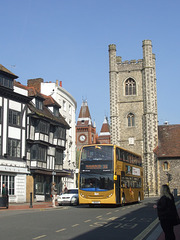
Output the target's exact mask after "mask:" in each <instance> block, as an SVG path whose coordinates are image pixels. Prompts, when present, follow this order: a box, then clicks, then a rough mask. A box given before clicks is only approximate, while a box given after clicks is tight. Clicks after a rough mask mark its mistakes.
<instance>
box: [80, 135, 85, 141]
mask: <svg viewBox="0 0 180 240" xmlns="http://www.w3.org/2000/svg"><path fill="white" fill-rule="evenodd" d="M79 140H80V141H81V142H84V141H85V140H86V136H85V135H84V134H81V135H80V136H79Z"/></svg>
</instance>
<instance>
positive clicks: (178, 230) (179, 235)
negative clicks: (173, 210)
mask: <svg viewBox="0 0 180 240" xmlns="http://www.w3.org/2000/svg"><path fill="white" fill-rule="evenodd" d="M178 214H179V216H180V205H179V206H178ZM174 232H175V235H176V240H179V239H180V224H179V225H177V226H175V227H174ZM158 240H165V237H164V232H163V231H162V232H161V235H160V236H159V238H158Z"/></svg>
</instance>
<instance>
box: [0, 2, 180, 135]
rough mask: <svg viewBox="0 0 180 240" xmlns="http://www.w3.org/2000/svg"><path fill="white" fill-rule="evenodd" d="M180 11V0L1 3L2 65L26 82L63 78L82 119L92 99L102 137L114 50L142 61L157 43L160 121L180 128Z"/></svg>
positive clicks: (122, 55)
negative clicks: (145, 48) (147, 44)
mask: <svg viewBox="0 0 180 240" xmlns="http://www.w3.org/2000/svg"><path fill="white" fill-rule="evenodd" d="M179 9H180V1H179V0H173V1H170V0H168V1H167V0H151V1H145V0H129V1H124V0H123V1H122V0H15V1H14V0H6V1H3V0H0V10H1V11H0V12H1V14H0V22H1V34H0V36H1V37H0V43H1V44H0V64H2V65H4V66H5V67H6V68H8V69H9V70H11V71H12V72H13V73H14V74H16V75H18V76H19V79H18V80H19V81H20V82H21V83H22V84H25V85H26V84H27V79H30V78H37V77H41V78H43V79H44V81H52V82H55V81H56V79H58V80H59V81H62V82H63V88H65V89H66V90H67V91H68V92H70V94H71V95H72V96H73V97H74V98H75V100H76V101H77V115H78V114H79V110H80V107H81V103H82V99H87V101H88V106H89V109H90V113H91V117H92V120H95V122H96V125H97V131H98V132H99V131H100V129H101V126H102V123H103V120H104V116H105V115H107V116H108V117H109V112H110V105H109V55H108V45H109V44H116V50H117V56H121V57H122V60H123V61H125V60H132V59H141V58H142V41H143V40H145V39H150V40H152V44H153V53H155V55H156V77H157V95H158V120H159V124H162V123H163V122H164V121H169V123H170V124H179V123H180V111H179V107H178V104H179V102H180V101H179V100H180V97H179V95H180V94H179V89H180V79H179V78H180V77H179V68H180V60H179V57H180V46H179V44H180V14H179ZM14 66H15V67H14Z"/></svg>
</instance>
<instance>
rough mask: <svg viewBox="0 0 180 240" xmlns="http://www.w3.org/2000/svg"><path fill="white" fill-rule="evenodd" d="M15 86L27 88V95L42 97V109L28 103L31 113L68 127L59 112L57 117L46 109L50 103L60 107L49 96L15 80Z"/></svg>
mask: <svg viewBox="0 0 180 240" xmlns="http://www.w3.org/2000/svg"><path fill="white" fill-rule="evenodd" d="M15 86H17V87H20V88H23V89H26V90H28V95H29V97H38V98H41V99H42V101H43V109H42V110H40V109H37V108H36V107H35V106H34V104H33V103H32V102H30V103H29V104H28V107H29V109H30V110H31V114H35V115H37V116H39V117H41V118H44V119H46V120H50V121H55V122H56V123H57V124H62V125H64V127H65V128H67V129H69V128H70V126H69V125H68V123H67V122H66V121H65V119H64V118H63V116H62V115H61V114H60V113H59V117H57V116H54V115H53V113H52V112H51V111H50V110H49V109H48V106H52V105H53V106H54V105H56V106H57V107H58V108H60V105H59V104H58V103H57V102H56V101H55V100H54V99H53V98H52V97H51V96H46V95H44V94H41V93H39V92H38V91H37V90H36V89H35V88H34V87H27V86H25V85H22V84H21V83H19V82H16V81H15Z"/></svg>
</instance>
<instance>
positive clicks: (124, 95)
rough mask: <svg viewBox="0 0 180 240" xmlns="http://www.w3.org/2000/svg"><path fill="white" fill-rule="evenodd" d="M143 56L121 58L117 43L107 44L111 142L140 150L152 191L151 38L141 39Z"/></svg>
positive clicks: (154, 139) (154, 124) (153, 91)
mask: <svg viewBox="0 0 180 240" xmlns="http://www.w3.org/2000/svg"><path fill="white" fill-rule="evenodd" d="M142 48H143V59H140V60H131V61H124V62H123V61H122V59H121V57H118V56H116V45H114V44H112V45H109V81H110V119H111V142H112V143H113V144H117V145H119V146H121V147H124V148H126V149H129V150H130V151H133V152H136V153H138V154H141V156H142V159H143V167H144V188H145V189H146V187H147V185H149V190H150V194H155V193H156V191H157V186H156V182H157V181H156V178H157V176H156V162H155V157H154V152H153V150H154V149H155V147H156V146H157V144H158V130H157V129H158V122H157V93H156V70H155V55H154V54H153V53H152V43H151V41H150V40H144V41H143V46H142Z"/></svg>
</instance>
